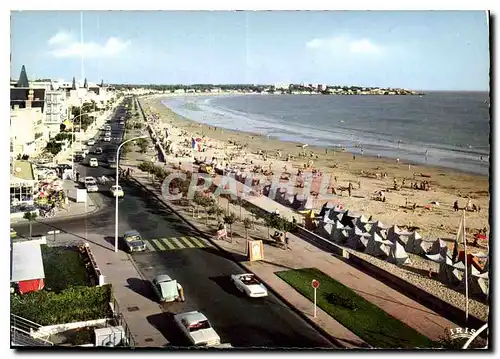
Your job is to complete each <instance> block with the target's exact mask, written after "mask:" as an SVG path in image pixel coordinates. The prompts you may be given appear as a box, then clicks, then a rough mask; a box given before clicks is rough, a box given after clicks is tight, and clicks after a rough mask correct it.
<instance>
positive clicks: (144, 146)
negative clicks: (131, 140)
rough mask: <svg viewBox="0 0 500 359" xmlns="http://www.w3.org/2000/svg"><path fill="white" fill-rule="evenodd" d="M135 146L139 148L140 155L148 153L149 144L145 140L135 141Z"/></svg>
mask: <svg viewBox="0 0 500 359" xmlns="http://www.w3.org/2000/svg"><path fill="white" fill-rule="evenodd" d="M137 145H138V146H139V148H140V152H141V153H146V152H147V151H148V146H149V142H148V140H146V139H145V138H141V139H139V140H138V141H137Z"/></svg>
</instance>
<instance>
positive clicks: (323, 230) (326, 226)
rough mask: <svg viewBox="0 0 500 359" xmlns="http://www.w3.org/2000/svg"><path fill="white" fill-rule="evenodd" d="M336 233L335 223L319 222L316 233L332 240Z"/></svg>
mask: <svg viewBox="0 0 500 359" xmlns="http://www.w3.org/2000/svg"><path fill="white" fill-rule="evenodd" d="M334 232H335V223H334V222H333V221H329V222H323V221H321V222H319V223H318V227H317V228H316V233H317V234H318V235H320V236H321V237H323V238H326V239H330V238H331V237H332V236H333V234H334Z"/></svg>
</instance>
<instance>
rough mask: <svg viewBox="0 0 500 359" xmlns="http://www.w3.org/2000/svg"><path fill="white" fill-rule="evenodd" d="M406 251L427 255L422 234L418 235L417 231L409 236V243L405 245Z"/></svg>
mask: <svg viewBox="0 0 500 359" xmlns="http://www.w3.org/2000/svg"><path fill="white" fill-rule="evenodd" d="M405 250H406V251H407V252H408V253H413V254H419V255H422V254H425V253H426V251H425V250H424V248H422V237H421V236H420V234H418V232H416V231H415V232H412V233H411V234H410V235H409V236H408V242H407V243H406V245H405Z"/></svg>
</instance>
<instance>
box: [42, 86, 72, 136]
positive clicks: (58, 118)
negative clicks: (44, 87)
mask: <svg viewBox="0 0 500 359" xmlns="http://www.w3.org/2000/svg"><path fill="white" fill-rule="evenodd" d="M68 116H69V113H68V102H67V99H66V91H47V92H45V119H44V124H45V126H46V127H47V129H48V131H49V137H50V138H52V137H55V136H56V135H57V134H58V133H59V131H60V126H61V123H63V121H64V120H66V119H67V118H68Z"/></svg>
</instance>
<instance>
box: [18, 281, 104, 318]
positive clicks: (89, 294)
mask: <svg viewBox="0 0 500 359" xmlns="http://www.w3.org/2000/svg"><path fill="white" fill-rule="evenodd" d="M110 301H111V286H110V285H105V286H102V287H72V288H69V289H66V290H64V291H62V292H61V293H54V292H48V291H45V290H41V291H38V292H31V293H27V294H24V295H17V294H11V297H10V308H11V313H12V314H15V315H18V316H20V317H23V318H26V319H28V320H31V321H32V322H35V323H38V324H40V325H42V326H45V325H55V324H64V323H73V322H81V321H87V320H95V319H102V318H109V317H111V316H112V311H111V308H110V306H109V302H110Z"/></svg>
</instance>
